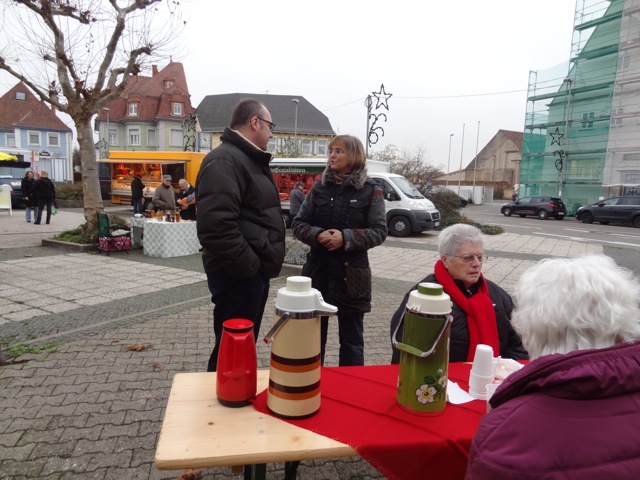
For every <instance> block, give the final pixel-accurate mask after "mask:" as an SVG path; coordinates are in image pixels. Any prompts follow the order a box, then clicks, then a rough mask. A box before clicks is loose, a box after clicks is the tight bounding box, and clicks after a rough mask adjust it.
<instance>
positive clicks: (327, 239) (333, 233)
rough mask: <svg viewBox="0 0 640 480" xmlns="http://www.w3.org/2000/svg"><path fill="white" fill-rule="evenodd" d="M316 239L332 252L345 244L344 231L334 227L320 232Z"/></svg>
mask: <svg viewBox="0 0 640 480" xmlns="http://www.w3.org/2000/svg"><path fill="white" fill-rule="evenodd" d="M316 241H317V242H318V243H319V244H320V245H322V246H323V247H324V248H326V249H327V250H329V251H330V252H333V251H335V250H338V249H340V248H342V246H343V245H344V239H343V238H342V232H341V231H340V230H334V229H330V230H325V231H324V232H322V233H320V234H318V237H317V238H316Z"/></svg>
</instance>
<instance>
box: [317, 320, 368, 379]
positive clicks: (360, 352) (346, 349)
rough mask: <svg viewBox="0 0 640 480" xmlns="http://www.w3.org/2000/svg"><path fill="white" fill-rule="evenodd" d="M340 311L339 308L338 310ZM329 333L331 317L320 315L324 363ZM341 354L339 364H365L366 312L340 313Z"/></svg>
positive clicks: (322, 358) (321, 352)
mask: <svg viewBox="0 0 640 480" xmlns="http://www.w3.org/2000/svg"><path fill="white" fill-rule="evenodd" d="M338 312H339V310H338ZM328 333H329V317H320V354H321V360H322V365H324V352H325V349H326V345H327V334H328ZM338 337H339V339H340V354H339V358H338V366H340V367H346V366H353V365H364V313H362V312H346V313H342V314H341V313H338Z"/></svg>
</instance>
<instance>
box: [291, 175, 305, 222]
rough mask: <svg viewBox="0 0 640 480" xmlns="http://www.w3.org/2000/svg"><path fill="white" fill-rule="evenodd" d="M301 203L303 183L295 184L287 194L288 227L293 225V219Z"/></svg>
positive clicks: (302, 199) (302, 200)
mask: <svg viewBox="0 0 640 480" xmlns="http://www.w3.org/2000/svg"><path fill="white" fill-rule="evenodd" d="M302 202H304V183H302V182H296V184H295V185H294V186H293V190H291V193H290V194H289V222H290V223H289V225H293V219H294V218H296V215H297V214H298V212H299V211H300V206H301V205H302Z"/></svg>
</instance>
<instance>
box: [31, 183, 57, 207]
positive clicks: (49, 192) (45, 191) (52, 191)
mask: <svg viewBox="0 0 640 480" xmlns="http://www.w3.org/2000/svg"><path fill="white" fill-rule="evenodd" d="M31 195H34V196H35V197H36V198H37V199H38V201H40V200H42V201H44V202H48V201H51V200H53V199H54V198H56V187H55V186H54V185H53V182H52V181H51V179H49V178H48V177H40V178H39V179H38V180H36V182H35V183H34V184H33V187H32V188H31Z"/></svg>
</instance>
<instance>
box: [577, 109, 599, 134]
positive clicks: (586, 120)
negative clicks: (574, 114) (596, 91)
mask: <svg viewBox="0 0 640 480" xmlns="http://www.w3.org/2000/svg"><path fill="white" fill-rule="evenodd" d="M595 118H596V114H595V112H589V113H583V114H582V123H580V128H581V129H582V130H588V129H590V128H593V120H594V119H595Z"/></svg>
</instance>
